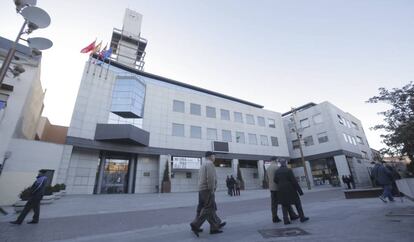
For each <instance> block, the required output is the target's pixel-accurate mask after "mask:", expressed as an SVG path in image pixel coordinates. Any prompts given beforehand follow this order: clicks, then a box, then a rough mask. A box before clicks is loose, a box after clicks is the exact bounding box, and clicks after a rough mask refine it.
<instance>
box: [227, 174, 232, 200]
mask: <svg viewBox="0 0 414 242" xmlns="http://www.w3.org/2000/svg"><path fill="white" fill-rule="evenodd" d="M226 187H227V194H229V195H230V196H232V193H231V186H230V177H229V176H227V178H226Z"/></svg>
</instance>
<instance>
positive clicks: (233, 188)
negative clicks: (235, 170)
mask: <svg viewBox="0 0 414 242" xmlns="http://www.w3.org/2000/svg"><path fill="white" fill-rule="evenodd" d="M230 187H231V194H233V196H236V190H237V188H236V187H237V181H236V179H234V177H233V175H231V176H230Z"/></svg>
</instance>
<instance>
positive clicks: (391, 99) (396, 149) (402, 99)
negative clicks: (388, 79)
mask: <svg viewBox="0 0 414 242" xmlns="http://www.w3.org/2000/svg"><path fill="white" fill-rule="evenodd" d="M367 102H368V103H380V102H381V103H386V104H389V105H390V106H391V108H390V109H388V110H386V111H384V112H380V113H379V115H382V116H384V124H379V125H376V126H374V127H373V129H374V130H384V131H385V134H383V135H381V138H382V140H383V142H384V144H385V145H387V148H384V149H381V153H383V154H387V155H391V156H403V155H406V156H408V158H409V159H410V160H411V165H413V164H414V159H413V158H414V82H410V83H409V84H407V85H405V86H403V87H402V88H393V89H391V90H388V89H386V88H383V87H382V88H379V95H378V96H374V97H371V98H370V99H369V100H368V101H367Z"/></svg>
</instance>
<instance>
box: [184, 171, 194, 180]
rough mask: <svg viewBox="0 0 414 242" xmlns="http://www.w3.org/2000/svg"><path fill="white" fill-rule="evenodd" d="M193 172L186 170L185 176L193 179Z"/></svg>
mask: <svg viewBox="0 0 414 242" xmlns="http://www.w3.org/2000/svg"><path fill="white" fill-rule="evenodd" d="M192 174H193V173H191V172H186V173H185V177H186V178H187V179H191V175H192Z"/></svg>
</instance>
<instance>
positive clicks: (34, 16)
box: [21, 6, 50, 29]
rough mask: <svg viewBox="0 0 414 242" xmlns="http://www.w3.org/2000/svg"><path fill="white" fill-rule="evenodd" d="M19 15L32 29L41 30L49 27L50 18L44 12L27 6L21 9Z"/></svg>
mask: <svg viewBox="0 0 414 242" xmlns="http://www.w3.org/2000/svg"><path fill="white" fill-rule="evenodd" d="M21 15H22V16H23V17H24V19H26V21H28V22H29V26H32V28H33V29H37V28H40V29H43V28H46V27H47V26H49V25H50V16H49V14H47V13H46V11H45V10H43V9H41V8H38V7H32V6H28V7H25V8H23V10H22V12H21Z"/></svg>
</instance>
